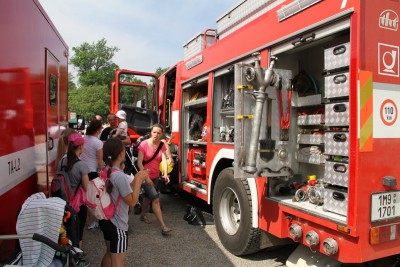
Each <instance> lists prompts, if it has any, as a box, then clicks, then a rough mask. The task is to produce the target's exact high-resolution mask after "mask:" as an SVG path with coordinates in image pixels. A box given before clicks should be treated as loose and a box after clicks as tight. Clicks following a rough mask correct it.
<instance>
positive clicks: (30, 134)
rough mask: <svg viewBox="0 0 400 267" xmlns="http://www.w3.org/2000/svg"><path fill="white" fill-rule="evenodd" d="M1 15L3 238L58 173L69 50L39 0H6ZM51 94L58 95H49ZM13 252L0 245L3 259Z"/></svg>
mask: <svg viewBox="0 0 400 267" xmlns="http://www.w3.org/2000/svg"><path fill="white" fill-rule="evenodd" d="M0 12H1V16H0V25H1V27H0V34H1V36H3V38H2V41H1V42H0V51H1V60H0V90H1V93H2V96H3V97H2V98H1V100H0V103H1V104H0V106H1V111H0V121H1V122H0V130H1V132H2V134H1V137H2V138H1V139H2V143H1V146H0V160H1V171H2V176H1V178H0V210H1V211H2V213H3V215H2V219H1V220H0V235H4V234H13V233H15V222H16V218H17V212H18V210H19V209H20V207H21V205H22V203H23V201H24V200H25V199H26V198H27V197H29V196H30V195H31V194H32V193H35V192H38V191H43V192H45V193H47V192H48V184H49V181H51V179H52V177H53V176H54V174H55V170H54V159H55V151H56V145H57V140H58V138H59V136H60V132H61V130H62V129H63V125H64V126H65V125H67V122H68V120H67V115H68V112H67V110H68V106H67V100H68V97H67V90H68V89H67V88H68V87H67V83H68V59H67V56H68V46H67V45H66V43H65V42H64V40H63V39H62V37H61V36H60V34H59V33H58V32H57V30H56V28H55V27H54V25H53V24H52V23H51V21H50V19H49V17H48V16H47V15H46V13H45V11H44V10H43V8H42V7H41V5H40V4H39V2H38V1H36V0H30V1H25V0H5V1H2V3H1V11H0ZM50 76H52V77H53V78H52V79H53V89H52V90H50ZM54 90H55V91H54ZM50 91H52V92H53V93H54V92H56V94H57V96H56V97H55V98H54V95H52V96H50ZM50 98H52V101H54V102H53V104H52V105H50ZM48 144H49V145H50V146H51V145H52V144H54V148H53V149H52V150H50V149H49V147H48ZM13 249H14V245H13V243H10V242H1V241H0V260H3V259H5V258H6V257H8V256H9V255H10V253H11V252H12V250H13Z"/></svg>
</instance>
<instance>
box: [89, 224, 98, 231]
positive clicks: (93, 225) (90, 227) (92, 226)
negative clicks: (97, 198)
mask: <svg viewBox="0 0 400 267" xmlns="http://www.w3.org/2000/svg"><path fill="white" fill-rule="evenodd" d="M97 227H99V224H98V223H97V222H92V223H91V224H90V225H88V227H87V229H88V230H92V229H94V228H97Z"/></svg>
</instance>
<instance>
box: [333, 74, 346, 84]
mask: <svg viewBox="0 0 400 267" xmlns="http://www.w3.org/2000/svg"><path fill="white" fill-rule="evenodd" d="M346 81H347V76H346V75H344V74H339V75H336V76H335V77H333V82H334V83H335V84H339V83H345V82H346Z"/></svg>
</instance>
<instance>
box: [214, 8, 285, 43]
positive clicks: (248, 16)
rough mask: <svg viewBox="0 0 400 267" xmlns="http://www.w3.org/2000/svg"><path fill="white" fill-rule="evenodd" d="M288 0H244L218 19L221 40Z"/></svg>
mask: <svg viewBox="0 0 400 267" xmlns="http://www.w3.org/2000/svg"><path fill="white" fill-rule="evenodd" d="M285 1H286V0H244V1H242V2H240V3H239V4H237V5H236V6H234V7H233V8H232V9H230V10H229V11H228V12H226V13H225V14H224V15H222V16H221V17H220V18H218V19H217V32H218V35H219V39H222V38H224V37H225V36H227V35H229V34H230V33H231V32H233V31H235V30H237V29H238V28H240V27H242V26H243V25H245V24H247V23H249V22H250V21H252V20H254V19H256V18H258V17H259V16H261V15H262V14H265V13H266V12H267V11H269V10H271V9H273V8H275V7H276V6H278V5H279V4H282V3H283V2H285Z"/></svg>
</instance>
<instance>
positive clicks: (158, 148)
mask: <svg viewBox="0 0 400 267" xmlns="http://www.w3.org/2000/svg"><path fill="white" fill-rule="evenodd" d="M163 145H164V143H163V142H161V143H160V144H159V145H158V147H157V150H156V153H154V155H153V156H152V157H151V159H149V160H147V161H143V163H142V164H143V166H144V165H146V164H147V163H149V162H151V161H152V160H153V159H154V158H155V157H156V156H157V154H158V152H160V150H161V148H162V146H163Z"/></svg>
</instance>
